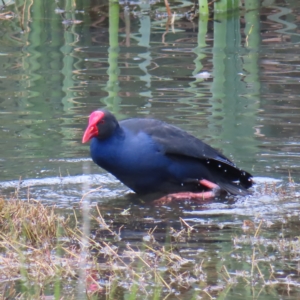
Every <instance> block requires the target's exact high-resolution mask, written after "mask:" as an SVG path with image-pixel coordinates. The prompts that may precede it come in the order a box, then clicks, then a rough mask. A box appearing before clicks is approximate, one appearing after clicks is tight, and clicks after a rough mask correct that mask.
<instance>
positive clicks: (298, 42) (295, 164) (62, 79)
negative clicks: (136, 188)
mask: <svg viewBox="0 0 300 300" xmlns="http://www.w3.org/2000/svg"><path fill="white" fill-rule="evenodd" d="M170 4H171V9H172V10H174V11H176V17H175V19H174V22H173V24H172V22H169V23H168V21H167V17H166V14H165V8H164V5H163V2H162V3H160V2H158V3H151V4H150V3H148V2H143V3H139V2H137V3H135V4H133V3H129V4H126V5H125V4H124V5H123V4H122V5H120V6H119V5H117V4H114V5H113V6H111V7H109V6H108V5H107V3H105V2H101V1H77V2H76V5H75V7H74V6H73V5H71V4H69V3H68V2H66V3H64V2H63V1H60V2H55V1H31V2H30V3H29V2H28V3H27V2H25V3H23V4H20V3H18V4H16V5H14V4H12V5H9V6H7V7H6V8H4V10H3V12H5V13H7V15H9V16H13V17H12V18H3V19H1V20H0V22H1V26H0V65H1V69H0V114H1V118H0V140H1V152H0V174H1V175H0V187H1V193H2V194H4V195H9V194H10V193H11V192H12V191H14V190H15V189H16V188H17V187H19V188H20V190H19V193H20V195H21V197H24V198H26V197H27V194H28V187H30V188H29V192H30V196H31V197H32V198H35V199H38V200H41V201H45V202H47V203H55V204H57V205H58V206H61V207H67V206H69V205H73V204H76V203H78V202H79V201H80V199H81V197H82V195H83V194H84V193H85V192H87V191H89V190H90V189H91V188H95V187H98V186H102V189H101V191H100V192H98V193H95V194H92V195H91V196H90V201H92V202H97V203H101V204H102V203H103V204H105V206H104V210H105V213H107V214H110V213H112V212H113V211H114V210H115V209H118V210H122V209H127V208H131V209H132V213H133V214H134V215H135V216H136V222H138V223H139V224H140V225H139V226H140V228H141V230H140V231H138V230H134V231H132V230H133V229H132V228H135V227H134V226H136V224H135V225H132V223H131V222H128V221H124V222H125V223H124V224H125V225H126V228H127V229H126V230H125V231H124V237H123V238H124V241H125V242H126V240H127V239H130V238H131V237H132V235H136V236H138V235H140V236H143V235H144V234H145V232H147V230H148V229H149V226H150V225H149V224H147V226H143V224H146V223H145V221H144V219H143V218H144V216H145V215H147V217H149V218H151V219H152V220H153V222H154V223H155V224H162V225H161V226H162V228H163V229H162V231H164V230H165V227H164V226H165V225H164V223H163V222H167V224H169V223H172V222H175V223H176V224H177V226H179V227H180V224H179V221H178V218H179V217H182V218H184V219H185V220H187V221H188V222H189V223H190V225H195V226H200V227H201V230H199V231H198V233H199V235H200V236H201V238H199V237H194V239H193V247H194V248H197V249H203V251H205V253H206V257H210V258H212V257H213V260H212V261H213V264H214V268H218V267H219V266H220V265H221V264H222V262H223V261H224V260H226V261H227V262H228V266H227V269H231V271H232V272H235V271H236V270H248V271H249V270H250V269H251V265H249V263H248V264H247V260H246V262H242V261H243V259H244V258H245V257H247V256H251V253H252V250H253V249H252V248H251V246H253V244H251V243H250V244H247V243H246V244H245V245H244V244H243V246H241V248H240V249H241V250H240V251H239V252H238V253H239V255H241V256H240V258H236V257H233V256H232V255H229V254H228V253H229V252H230V251H231V250H230V249H231V248H232V247H233V237H234V236H235V235H238V236H241V235H242V229H241V226H242V224H243V221H244V220H245V219H250V220H252V221H255V222H259V221H260V220H265V221H268V222H272V224H277V225H276V226H274V227H272V226H271V227H270V228H268V229H267V228H266V229H265V234H266V238H268V239H270V241H273V242H274V240H276V238H277V237H278V235H277V234H278V228H283V227H284V228H286V230H287V231H288V235H289V237H291V239H293V238H294V237H296V236H297V235H298V234H299V232H298V228H299V227H297V226H292V225H291V224H295V223H296V224H298V225H299V208H300V203H299V186H298V184H297V182H299V179H300V176H299V168H300V164H299V156H300V151H299V144H300V135H299V125H300V117H299V113H300V73H299V64H300V54H299V53H300V52H299V48H300V33H299V32H300V24H299V18H298V15H299V11H300V6H299V3H298V2H297V1H275V0H274V1H263V4H262V6H260V8H259V9H258V10H257V9H246V10H243V11H241V12H238V13H236V14H231V15H230V16H224V15H217V14H216V15H215V19H214V20H212V19H209V20H205V18H204V19H201V20H198V19H194V20H189V19H188V17H187V15H186V12H188V11H189V10H190V9H191V3H190V2H185V1H184V2H176V3H175V2H171V3H170ZM59 9H62V10H63V11H60V10H59ZM12 12H13V13H14V14H12ZM109 16H110V17H109ZM114 16H119V17H114ZM72 20H73V22H72ZM74 20H76V22H74ZM298 101H299V102H298ZM100 107H106V108H108V109H110V110H111V111H113V112H114V113H115V114H116V115H117V116H118V118H120V119H122V118H127V117H137V116H138V117H153V118H158V119H162V120H164V121H167V122H169V123H172V124H174V125H177V126H179V127H181V128H184V129H185V130H187V131H189V132H190V133H192V134H194V135H195V136H197V137H199V138H201V139H203V140H204V141H205V142H207V143H209V144H210V145H212V146H213V147H216V148H218V149H221V150H222V152H223V153H224V154H225V155H226V156H228V157H230V158H231V159H232V160H233V161H234V162H235V163H236V164H238V165H239V166H240V167H241V168H243V169H246V170H248V171H249V172H251V173H252V174H253V175H254V176H255V177H259V178H258V179H257V182H258V184H257V187H256V188H254V196H251V197H246V198H238V199H230V200H228V201H226V203H220V202H218V201H216V202H212V203H205V204H203V205H200V204H179V205H175V207H173V206H170V207H168V208H153V207H151V208H149V207H144V206H138V205H133V204H132V203H131V202H130V201H129V200H128V198H127V197H126V195H127V194H128V189H127V188H126V187H124V186H123V185H121V184H120V183H119V182H118V181H117V180H115V179H114V178H113V177H112V176H110V175H108V174H107V173H106V172H104V171H103V170H101V169H99V168H98V167H97V166H95V165H94V164H93V163H92V161H91V160H90V158H89V147H88V145H82V144H81V138H82V134H83V131H84V129H85V126H86V124H87V118H88V115H89V114H90V113H91V112H92V111H93V110H95V109H97V108H100ZM290 176H292V179H293V181H295V184H294V185H293V186H294V187H293V191H290V189H291V185H290ZM20 177H21V178H22V182H21V183H18V181H19V178H20ZM275 179H276V180H279V181H278V182H277V183H276V184H275V186H276V188H280V187H282V188H283V189H284V190H285V191H286V192H285V196H284V197H283V196H282V194H280V193H279V192H278V191H276V190H275V188H272V186H271V188H267V190H268V191H266V188H265V182H272V181H274V180H275ZM166 211H167V212H168V213H167V215H166ZM120 222H121V221H120ZM122 222H123V221H122ZM118 224H119V223H118ZM178 224H179V225H178ZM283 224H285V225H283ZM210 226H212V228H215V230H213V232H211V227H210ZM224 226H225V229H223V228H224ZM150 227H151V226H150ZM282 230H283V229H282ZM211 239H213V240H214V241H215V243H210V240H211ZM197 241H198V242H197ZM241 243H242V242H241ZM216 244H217V245H218V246H217V247H215V246H216ZM181 247H182V248H181V249H182V251H186V252H184V253H187V252H188V251H192V250H191V249H192V248H193V247H191V245H190V244H189V243H186V244H184V245H181ZM243 251H244V252H245V253H246V254H245V257H242V254H241V253H243ZM268 251H269V250H268ZM216 253H217V254H216ZM261 253H262V252H261ZM274 253H275V254H274V255H275V256H276V253H277V252H276V250H274ZM184 255H185V254H184ZM197 255H199V254H197ZM298 257H299V253H298V252H297V253H296V254H295V256H293V258H290V261H289V262H291V264H296V261H297V259H298ZM200 258H201V256H200ZM200 258H199V259H200ZM231 259H232V260H231ZM277 267H278V270H277V271H278V274H277V275H278V276H275V277H276V278H279V277H280V278H283V277H284V276H287V274H286V273H288V272H289V271H290V269H289V268H288V267H287V265H286V262H285V261H284V260H282V261H281V262H278V265H276V268H277ZM295 268H296V269H297V268H298V270H299V266H298V267H295ZM280 272H283V274H284V275H282V274H281V273H280ZM293 276H294V275H293ZM294 277H295V279H293V284H294V285H293V286H292V287H291V288H292V289H293V292H291V293H289V292H287V288H286V286H285V283H284V284H282V285H281V286H280V288H277V286H276V287H275V288H273V287H272V292H271V293H270V294H268V292H267V290H266V289H263V292H262V293H260V294H259V296H258V298H256V296H255V295H258V292H259V291H257V290H255V288H253V290H251V288H250V287H249V286H248V285H247V288H245V287H244V285H236V286H234V287H232V289H230V291H229V292H228V294H226V295H225V298H218V299H283V298H286V299H299V297H300V296H299V284H300V282H299V278H298V276H296V275H295V276H294ZM215 284H217V283H213V284H212V285H215ZM230 293H233V294H232V295H231V296H229V295H230ZM282 295H283V296H282Z"/></svg>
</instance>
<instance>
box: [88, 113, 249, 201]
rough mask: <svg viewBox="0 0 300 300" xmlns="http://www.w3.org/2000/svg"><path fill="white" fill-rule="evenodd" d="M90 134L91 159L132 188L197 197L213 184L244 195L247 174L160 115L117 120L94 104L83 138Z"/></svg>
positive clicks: (206, 195)
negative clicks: (162, 119) (152, 117)
mask: <svg viewBox="0 0 300 300" xmlns="http://www.w3.org/2000/svg"><path fill="white" fill-rule="evenodd" d="M89 140H91V145H90V148H91V156H92V159H93V161H94V162H95V163H96V164H97V165H99V166H100V167H101V168H103V169H105V170H106V171H108V172H110V173H111V174H113V175H114V176H115V177H117V178H118V179H119V180H120V181H121V182H123V183H124V184H125V185H126V186H128V187H129V188H130V189H132V190H133V191H134V192H136V193H137V194H143V195H146V194H153V193H159V194H161V195H165V196H164V197H163V198H162V199H167V198H166V197H168V199H194V200H202V199H208V198H212V197H214V196H215V191H216V190H223V191H226V192H228V193H230V194H233V195H247V194H248V191H247V189H248V188H250V187H251V186H252V184H253V181H252V176H251V174H249V173H248V172H246V171H243V170H241V169H239V168H237V167H236V165H235V164H234V163H232V162H231V161H230V160H229V159H228V158H226V157H225V156H224V155H222V154H221V153H220V152H218V151H217V150H215V149H213V148H212V147H210V146H209V145H207V144H205V143H204V142H202V141H201V140H199V139H197V138H196V137H194V136H192V135H190V134H188V133H187V132H185V131H184V130H182V129H180V128H178V127H175V126H172V125H170V124H167V123H165V122H162V121H160V120H155V119H140V118H134V119H127V120H122V121H120V122H118V121H117V119H116V118H115V116H114V115H113V114H112V113H110V112H109V111H107V110H97V111H94V112H93V113H92V114H91V115H90V118H89V124H88V127H87V129H86V131H85V133H84V135H83V138H82V142H83V143H86V142H88V141H89ZM166 195H168V196H166ZM170 197H171V198H170Z"/></svg>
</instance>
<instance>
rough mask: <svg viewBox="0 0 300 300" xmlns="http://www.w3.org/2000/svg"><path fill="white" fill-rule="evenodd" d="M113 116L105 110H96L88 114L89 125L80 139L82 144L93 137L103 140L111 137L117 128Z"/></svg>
mask: <svg viewBox="0 0 300 300" xmlns="http://www.w3.org/2000/svg"><path fill="white" fill-rule="evenodd" d="M118 126H119V125H118V121H117V120H116V118H115V116H114V115H113V114H112V113H110V112H109V111H107V110H96V111H94V112H92V113H91V114H90V118H89V124H88V127H87V128H86V130H85V132H84V135H83V137H82V143H86V142H88V141H89V140H91V139H92V138H93V137H97V138H99V139H105V138H107V137H109V136H110V135H112V133H113V132H114V131H115V129H116V128H117V127H118Z"/></svg>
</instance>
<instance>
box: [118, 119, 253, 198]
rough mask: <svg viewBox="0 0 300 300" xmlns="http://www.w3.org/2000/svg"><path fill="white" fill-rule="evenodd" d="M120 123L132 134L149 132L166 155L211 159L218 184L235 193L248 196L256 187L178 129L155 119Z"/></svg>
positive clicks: (245, 174) (217, 154)
mask: <svg viewBox="0 0 300 300" xmlns="http://www.w3.org/2000/svg"><path fill="white" fill-rule="evenodd" d="M120 124H121V125H122V126H124V127H126V128H128V129H129V130H131V131H132V132H136V133H138V132H139V131H143V132H145V133H147V134H148V135H149V136H151V138H152V139H153V141H154V142H156V143H158V144H159V145H160V146H161V147H162V149H163V151H164V152H165V154H166V155H177V156H183V157H190V158H195V159H199V160H202V161H205V160H209V161H210V170H211V172H212V173H213V175H214V177H215V182H216V183H217V184H218V185H219V186H220V187H221V188H222V189H224V190H226V191H228V192H230V193H232V194H235V195H246V194H248V192H247V189H248V188H250V187H251V186H252V184H253V181H252V175H251V174H249V173H248V172H246V171H243V170H241V169H239V168H237V167H236V165H235V164H234V163H233V162H232V161H230V160H229V159H228V158H227V157H225V156H224V155H223V154H221V153H220V152H219V151H217V150H215V149H214V148H212V147H210V146H209V145H207V144H205V143H204V142H202V141H201V140H199V139H197V138H196V137H194V136H192V135H191V134H189V133H187V132H186V131H184V130H182V129H180V128H178V127H175V126H172V125H170V124H167V123H165V122H163V121H160V120H155V119H128V120H123V121H121V122H120ZM222 169H223V170H224V169H225V170H227V173H226V176H224V173H220V170H222Z"/></svg>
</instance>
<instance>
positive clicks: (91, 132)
mask: <svg viewBox="0 0 300 300" xmlns="http://www.w3.org/2000/svg"><path fill="white" fill-rule="evenodd" d="M97 135H98V128H97V126H95V125H89V126H88V127H87V129H86V130H85V132H84V135H83V137H82V143H83V144H84V143H86V142H88V141H89V140H90V139H92V138H93V137H94V136H97Z"/></svg>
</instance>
